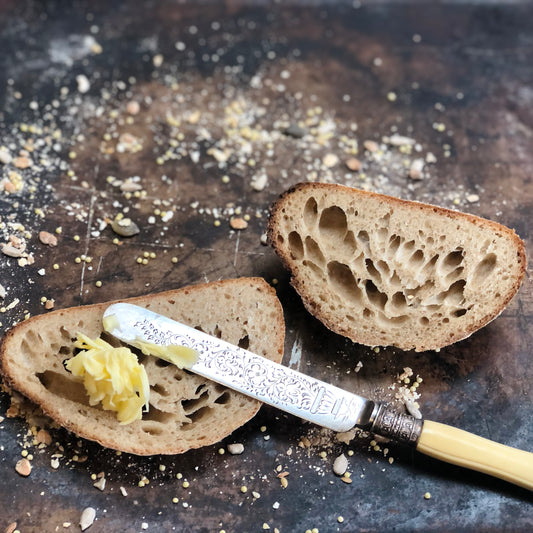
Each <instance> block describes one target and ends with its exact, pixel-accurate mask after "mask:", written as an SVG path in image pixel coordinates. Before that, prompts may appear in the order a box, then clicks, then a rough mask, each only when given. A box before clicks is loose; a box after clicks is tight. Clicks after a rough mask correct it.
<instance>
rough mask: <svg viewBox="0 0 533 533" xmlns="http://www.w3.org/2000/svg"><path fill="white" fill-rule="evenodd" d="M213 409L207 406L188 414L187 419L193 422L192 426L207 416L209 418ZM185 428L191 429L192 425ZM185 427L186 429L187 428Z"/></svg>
mask: <svg viewBox="0 0 533 533" xmlns="http://www.w3.org/2000/svg"><path fill="white" fill-rule="evenodd" d="M212 409H213V408H212V407H210V406H209V405H205V406H204V407H200V409H198V410H196V411H194V412H192V413H188V414H187V417H188V418H189V420H190V421H191V424H193V423H198V422H200V421H201V420H202V419H203V418H205V417H206V416H209V415H210V413H211V410H212ZM185 427H191V425H189V426H185ZM185 427H184V428H185Z"/></svg>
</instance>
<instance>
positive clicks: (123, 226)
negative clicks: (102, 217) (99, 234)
mask: <svg viewBox="0 0 533 533" xmlns="http://www.w3.org/2000/svg"><path fill="white" fill-rule="evenodd" d="M111 229H112V230H113V231H114V232H115V233H116V234H117V235H120V236H121V237H132V236H133V235H137V234H138V233H139V232H140V229H139V226H137V224H135V222H133V220H131V219H130V218H120V219H119V218H115V219H114V220H113V222H111Z"/></svg>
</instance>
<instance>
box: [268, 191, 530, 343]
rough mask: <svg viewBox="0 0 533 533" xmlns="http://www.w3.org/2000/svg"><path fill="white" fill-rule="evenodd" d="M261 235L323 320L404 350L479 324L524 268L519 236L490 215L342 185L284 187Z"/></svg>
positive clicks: (358, 337) (449, 338) (505, 298)
mask: <svg viewBox="0 0 533 533" xmlns="http://www.w3.org/2000/svg"><path fill="white" fill-rule="evenodd" d="M268 238H269V242H270V244H271V245H272V246H273V247H274V249H275V250H276V252H277V254H278V255H279V256H280V258H281V260H282V261H283V263H284V264H285V266H286V267H287V268H288V269H289V270H290V272H291V275H292V279H291V282H292V284H293V286H294V288H295V289H296V291H297V292H298V293H299V294H300V296H301V297H302V300H303V302H304V305H305V306H306V308H307V309H308V310H309V312H311V313H312V314H313V315H314V316H316V317H317V318H318V319H319V320H321V321H322V322H323V323H324V324H325V325H326V326H327V327H328V328H330V329H331V330H333V331H335V332H336V333H339V334H341V335H344V336H346V337H349V338H350V339H352V340H353V341H355V342H358V343H361V344H366V345H369V346H396V347H398V348H401V349H404V350H410V349H415V350H416V351H423V350H431V349H438V348H441V347H443V346H446V345H449V344H451V343H454V342H456V341H458V340H460V339H463V338H465V337H467V336H469V335H470V334H472V333H473V332H474V331H476V330H477V329H479V328H481V327H482V326H484V325H485V324H487V323H488V322H489V321H490V320H492V319H494V318H495V317H496V316H497V315H498V314H499V313H501V311H502V310H503V309H504V307H505V306H506V304H507V303H508V302H509V300H511V298H512V297H513V295H514V294H515V293H516V292H517V290H518V288H519V286H520V283H521V281H522V278H523V276H524V273H525V267H526V258H525V251H524V245H523V243H522V241H521V240H520V239H519V237H518V236H517V235H516V234H515V233H514V231H512V230H510V229H509V228H506V227H504V226H502V225H500V224H497V223H496V222H492V221H490V220H485V219H482V218H479V217H476V216H473V215H468V214H464V213H459V212H456V211H451V210H448V209H444V208H440V207H435V206H433V205H427V204H422V203H418V202H410V201H405V200H400V199H398V198H393V197H389V196H384V195H381V194H375V193H371V192H366V191H361V190H358V189H354V188H351V187H345V186H341V185H331V184H318V183H303V184H300V185H297V186H295V187H294V188H292V189H290V190H289V191H287V192H286V193H285V194H283V195H282V196H281V197H280V198H279V199H278V201H277V202H276V203H275V204H274V205H273V207H272V210H271V214H270V218H269V223H268Z"/></svg>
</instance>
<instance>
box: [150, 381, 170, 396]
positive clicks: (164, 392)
mask: <svg viewBox="0 0 533 533" xmlns="http://www.w3.org/2000/svg"><path fill="white" fill-rule="evenodd" d="M150 389H151V390H152V391H154V392H155V393H156V394H159V396H163V397H165V396H168V395H169V392H168V389H167V388H166V387H165V386H164V385H161V384H160V383H156V384H155V385H150Z"/></svg>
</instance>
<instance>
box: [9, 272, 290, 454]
mask: <svg viewBox="0 0 533 533" xmlns="http://www.w3.org/2000/svg"><path fill="white" fill-rule="evenodd" d="M239 281H242V282H251V283H256V284H258V287H259V286H260V287H261V290H264V291H266V292H268V293H269V295H270V296H273V297H274V298H273V301H274V302H276V305H277V307H278V318H279V321H278V323H277V324H275V325H274V326H273V330H274V331H275V332H276V349H275V353H276V356H275V357H273V359H272V360H274V361H275V362H277V363H280V362H281V360H282V358H283V349H284V342H285V322H284V315H283V308H282V306H281V303H280V301H279V299H278V298H277V294H276V291H275V289H273V288H272V287H271V286H270V285H269V284H268V283H267V282H266V281H265V280H264V279H263V278H260V277H244V278H234V279H233V278H232V279H224V280H218V281H212V282H206V283H199V284H195V285H188V286H185V287H181V288H178V289H173V290H168V291H163V292H159V293H155V294H149V295H143V296H135V297H131V298H123V299H115V300H110V301H108V302H101V303H96V304H88V305H83V306H77V307H67V308H64V309H58V310H55V311H52V312H50V313H46V314H42V315H36V316H33V317H31V318H29V319H28V320H25V321H24V322H20V323H19V324H17V325H15V326H14V327H13V328H11V329H10V330H9V331H8V332H7V333H6V334H5V336H4V338H3V339H2V343H1V346H0V377H2V379H3V380H4V382H5V384H6V385H7V387H9V388H10V389H12V390H15V391H17V392H19V393H21V394H22V395H23V396H24V397H26V398H27V399H29V400H30V401H32V402H33V403H34V404H36V405H38V406H39V407H40V408H41V410H42V411H43V413H44V414H45V415H46V416H49V417H50V418H52V419H53V420H54V421H55V422H57V423H58V424H59V425H60V426H62V427H64V428H65V429H67V430H69V431H72V432H73V433H75V434H77V435H79V436H80V437H82V438H85V439H88V440H93V441H95V442H97V443H99V444H100V445H102V446H103V447H106V448H111V449H116V450H121V451H125V452H127V453H133V454H136V455H144V456H148V455H159V454H165V455H174V454H180V453H184V452H186V451H188V450H190V449H194V448H198V447H203V446H208V445H211V444H214V443H215V442H218V441H220V440H221V439H223V438H225V437H226V436H228V435H229V434H231V433H232V432H233V431H235V429H237V428H238V427H240V426H242V425H244V424H245V423H246V422H248V421H249V420H251V419H252V418H253V417H254V416H255V415H256V414H257V412H258V411H259V409H260V408H261V405H262V403H261V402H259V401H254V403H253V404H251V405H250V406H249V407H248V408H247V410H246V411H247V412H246V413H244V412H243V413H242V415H243V416H242V419H240V420H239V421H238V423H236V424H235V427H234V428H232V429H231V430H230V431H229V432H227V431H225V432H222V433H221V434H220V435H219V436H217V438H216V439H212V440H205V441H203V442H202V444H198V445H196V446H187V447H182V446H176V447H175V448H172V449H165V450H158V451H150V450H146V448H145V447H143V446H139V445H137V444H136V443H133V444H132V445H130V446H128V447H125V446H124V443H123V442H120V441H119V440H111V441H109V440H104V439H101V438H99V436H98V434H89V433H85V434H81V433H80V432H79V431H77V429H78V428H77V426H76V427H73V425H72V424H71V423H69V421H68V420H65V419H64V418H63V417H60V416H58V415H57V412H56V411H55V410H54V409H53V408H52V409H50V408H49V407H47V406H46V405H43V404H42V403H41V400H40V398H39V397H38V395H37V394H34V393H33V392H32V390H30V389H29V388H28V387H26V386H25V381H24V380H23V379H22V380H19V379H17V378H18V376H16V375H15V376H13V375H12V374H10V373H9V371H6V367H5V362H6V361H9V358H8V357H6V353H5V352H6V347H7V346H8V345H9V339H10V338H11V337H14V336H18V335H19V334H24V331H25V330H26V329H28V328H30V327H33V326H34V325H35V323H38V322H41V321H42V322H45V321H48V320H49V319H50V317H53V316H58V317H62V316H64V315H66V314H68V313H70V312H71V311H72V310H77V309H79V308H80V307H82V308H84V309H85V310H87V311H91V310H95V311H97V312H101V313H102V314H103V312H104V310H105V309H106V308H107V307H108V306H109V305H111V304H113V303H117V302H128V303H133V304H141V305H142V304H143V303H144V302H149V301H150V300H151V299H152V298H153V297H154V296H157V297H161V298H165V297H167V296H171V295H173V294H176V293H178V292H179V293H183V294H189V293H190V292H192V291H195V290H197V289H203V288H205V287H214V286H218V287H222V286H224V285H229V284H234V283H236V282H239ZM8 368H9V367H8ZM233 392H234V391H233ZM235 394H238V393H236V392H235ZM125 448H127V449H125Z"/></svg>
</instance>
